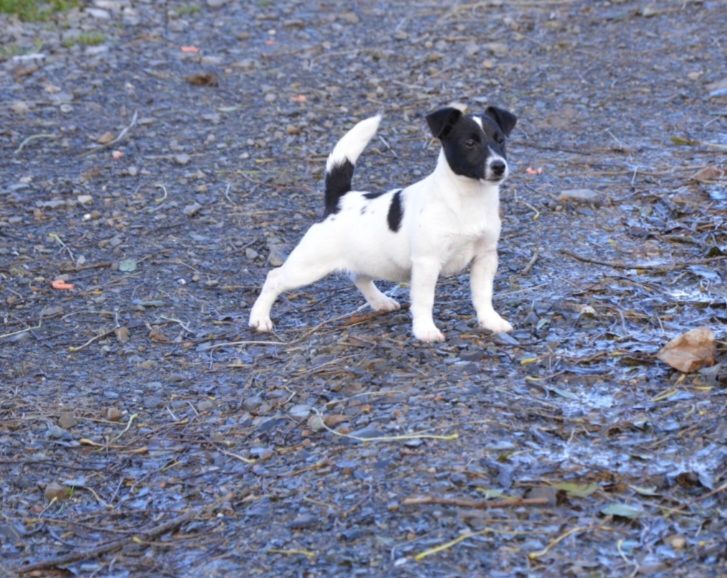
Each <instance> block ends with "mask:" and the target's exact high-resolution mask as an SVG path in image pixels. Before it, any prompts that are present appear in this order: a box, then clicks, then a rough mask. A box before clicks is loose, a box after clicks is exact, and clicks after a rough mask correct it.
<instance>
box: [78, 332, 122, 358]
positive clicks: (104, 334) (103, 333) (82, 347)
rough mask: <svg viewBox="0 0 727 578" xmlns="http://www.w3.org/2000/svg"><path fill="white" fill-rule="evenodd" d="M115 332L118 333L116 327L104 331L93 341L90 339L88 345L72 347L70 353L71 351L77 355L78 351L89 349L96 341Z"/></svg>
mask: <svg viewBox="0 0 727 578" xmlns="http://www.w3.org/2000/svg"><path fill="white" fill-rule="evenodd" d="M114 331H116V328H115V327H112V328H111V329H107V330H105V331H102V332H101V333H99V334H98V335H94V336H93V337H92V338H91V339H89V340H88V341H86V343H84V344H83V345H79V346H73V345H72V346H71V347H69V348H68V351H70V352H71V353H76V352H77V351H81V349H85V348H86V347H88V346H89V345H91V344H92V343H93V342H94V341H97V340H99V339H103V338H104V337H107V336H108V335H111V334H112V333H113V332H114Z"/></svg>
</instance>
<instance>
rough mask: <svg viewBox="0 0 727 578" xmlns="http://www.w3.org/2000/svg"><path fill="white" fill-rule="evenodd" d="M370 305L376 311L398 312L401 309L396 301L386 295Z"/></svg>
mask: <svg viewBox="0 0 727 578" xmlns="http://www.w3.org/2000/svg"><path fill="white" fill-rule="evenodd" d="M370 305H371V308H372V309H373V310H374V311H396V310H397V309H401V305H399V302H398V301H397V300H396V299H392V298H391V297H387V296H386V295H382V296H381V297H380V298H377V299H376V300H375V301H372V302H371V303H370Z"/></svg>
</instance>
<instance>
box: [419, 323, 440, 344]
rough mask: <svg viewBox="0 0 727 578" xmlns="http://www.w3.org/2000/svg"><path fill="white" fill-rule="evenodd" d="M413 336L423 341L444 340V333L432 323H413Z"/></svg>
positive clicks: (434, 341)
mask: <svg viewBox="0 0 727 578" xmlns="http://www.w3.org/2000/svg"><path fill="white" fill-rule="evenodd" d="M413 332H414V337H416V338H417V339H418V340H419V341H423V342H424V343H436V342H438V341H444V334H443V333H442V332H441V331H440V330H439V329H437V327H436V326H435V325H434V324H428V325H424V326H422V325H416V324H415V325H414V328H413Z"/></svg>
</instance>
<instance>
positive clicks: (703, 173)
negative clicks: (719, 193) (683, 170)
mask: <svg viewBox="0 0 727 578" xmlns="http://www.w3.org/2000/svg"><path fill="white" fill-rule="evenodd" d="M725 174H727V173H725V171H724V170H722V169H720V168H719V167H715V166H713V165H708V166H706V167H704V168H701V169H699V170H698V171H697V172H696V173H694V174H693V175H692V176H691V177H690V180H692V181H697V182H698V183H714V182H715V181H718V180H719V179H721V178H722V177H724V176H725Z"/></svg>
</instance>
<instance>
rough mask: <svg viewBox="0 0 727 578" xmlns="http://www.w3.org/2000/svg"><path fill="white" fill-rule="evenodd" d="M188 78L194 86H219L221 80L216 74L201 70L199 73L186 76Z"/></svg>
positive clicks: (185, 78)
mask: <svg viewBox="0 0 727 578" xmlns="http://www.w3.org/2000/svg"><path fill="white" fill-rule="evenodd" d="M184 80H186V81H187V82H188V83H189V84H191V85H192V86H219V84H220V80H219V78H217V75H216V74H212V73H211V72H199V73H197V74H190V75H189V76H185V77H184Z"/></svg>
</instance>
